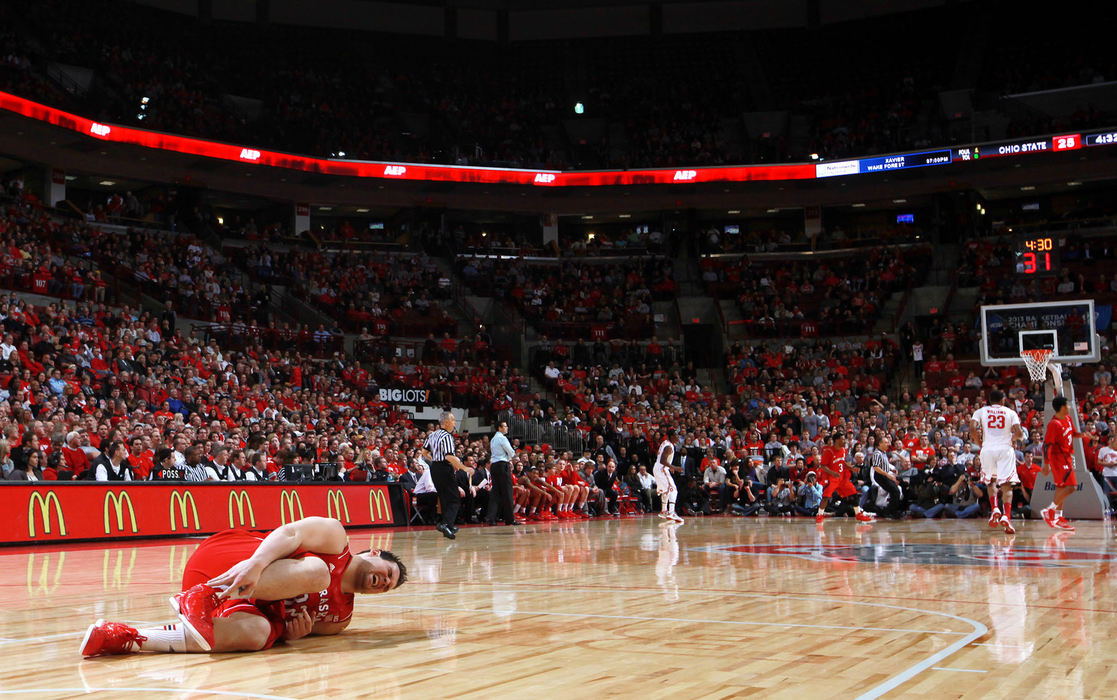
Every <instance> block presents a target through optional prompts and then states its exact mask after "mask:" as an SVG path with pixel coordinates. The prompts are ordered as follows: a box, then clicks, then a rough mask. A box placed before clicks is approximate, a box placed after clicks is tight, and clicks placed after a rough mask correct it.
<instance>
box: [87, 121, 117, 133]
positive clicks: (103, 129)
mask: <svg viewBox="0 0 1117 700" xmlns="http://www.w3.org/2000/svg"><path fill="white" fill-rule="evenodd" d="M110 131H112V127H108V126H105V125H104V124H98V123H97V122H93V124H92V125H91V126H90V127H89V133H91V134H97V135H98V136H108V135H109V132H110Z"/></svg>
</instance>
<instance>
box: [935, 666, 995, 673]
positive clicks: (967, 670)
mask: <svg viewBox="0 0 1117 700" xmlns="http://www.w3.org/2000/svg"><path fill="white" fill-rule="evenodd" d="M931 670H932V671H958V672H959V673H989V672H988V671H982V670H980V669H977V668H947V667H946V666H932V667H931Z"/></svg>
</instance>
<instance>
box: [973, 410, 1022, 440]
mask: <svg viewBox="0 0 1117 700" xmlns="http://www.w3.org/2000/svg"><path fill="white" fill-rule="evenodd" d="M973 420H974V422H975V423H977V424H978V425H980V426H981V430H982V432H983V433H984V436H985V437H984V439H983V440H982V443H981V446H982V447H1012V428H1013V426H1019V425H1020V416H1018V415H1016V411H1014V410H1012V409H1011V408H1008V407H1007V406H982V407H981V408H979V409H977V410H976V411H974V414H973Z"/></svg>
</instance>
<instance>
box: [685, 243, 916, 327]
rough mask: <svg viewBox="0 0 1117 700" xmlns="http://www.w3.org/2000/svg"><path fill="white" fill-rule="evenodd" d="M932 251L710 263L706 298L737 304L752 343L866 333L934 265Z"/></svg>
mask: <svg viewBox="0 0 1117 700" xmlns="http://www.w3.org/2000/svg"><path fill="white" fill-rule="evenodd" d="M927 252H928V249H926V248H925V247H923V246H918V247H907V248H902V247H899V246H896V247H875V248H870V249H868V250H866V251H864V252H863V253H861V254H859V255H855V256H852V255H851V256H845V257H830V258H826V259H822V260H812V261H810V262H807V261H802V260H799V261H795V262H788V261H786V260H755V259H752V258H750V257H748V256H740V257H734V258H705V259H703V260H702V263H701V264H702V269H703V273H702V276H703V280H704V281H705V283H706V289H707V293H709V294H710V295H711V296H714V297H719V298H734V297H735V298H736V299H737V303H738V305H739V308H740V312H741V321H740V323H741V324H743V325H744V327H745V334H746V335H747V336H748V337H750V338H757V337H760V338H763V337H787V336H793V337H794V336H801V337H814V336H820V335H821V336H826V335H852V334H857V333H863V332H864V331H865V330H866V329H871V328H873V326H874V325H875V323H876V321H877V319H878V318H879V316H880V313H881V310H882V308H883V306H884V301H885V300H886V299H887V298H888V296H889V295H890V294H892V293H894V292H897V291H903V290H905V289H908V288H909V287H911V286H916V285H918V284H919V283H920V281H921V280H922V279H923V278H924V276H925V274H926V271H927V270H928V269H929V267H930V262H929V258H930V256H929V255H927V254H926V253H927Z"/></svg>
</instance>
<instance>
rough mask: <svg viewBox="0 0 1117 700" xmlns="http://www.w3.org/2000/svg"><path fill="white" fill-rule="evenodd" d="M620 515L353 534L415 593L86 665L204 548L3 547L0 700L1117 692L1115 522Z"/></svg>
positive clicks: (140, 621)
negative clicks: (403, 569) (314, 625)
mask: <svg viewBox="0 0 1117 700" xmlns="http://www.w3.org/2000/svg"><path fill="white" fill-rule="evenodd" d="M1078 526H1079V530H1078V533H1076V534H1074V535H1070V536H1065V535H1056V534H1054V531H1052V530H1049V529H1048V528H1047V527H1046V526H1045V525H1043V523H1042V522H1039V521H1029V522H1027V523H1024V524H1022V525H1019V526H1018V532H1017V534H1016V535H1015V537H1009V536H1006V535H1004V534H1001V533H1000V532H999V531H994V530H990V529H988V528H986V527H985V523H984V522H983V521H979V522H975V521H963V522H958V521H904V522H882V523H878V524H875V525H871V526H857V525H856V524H855V523H854V522H851V521H845V520H835V521H828V522H827V523H826V525H825V526H824V527H822V528H821V529H819V528H818V527H816V525H815V523H814V522H813V521H808V520H801V519H793V520H789V519H779V518H761V519H756V518H749V519H738V518H723V517H715V518H704V519H702V518H699V519H689V520H688V521H687V523H686V524H685V525H683V526H681V527H678V528H675V527H673V526H669V525H664V524H662V521H660V520H659V519H657V518H652V517H648V518H643V517H641V518H626V519H620V520H600V521H588V522H576V523H573V524H570V523H563V524H555V525H545V524H544V525H530V526H526V527H522V528H521V527H517V528H515V529H513V528H505V527H501V528H463V529H462V531H461V532H460V533H459V535H458V539H457V540H456V541H454V542H450V541H447V540H445V539H443V538H442V537H441V536H440V535H439V534H438V533H436V532H434V531H433V530H430V529H422V530H410V531H398V532H385V531H368V530H365V531H359V530H358V531H353V532H351V539H352V541H353V546H354V548H355V551H356V550H359V549H364V548H366V547H368V546H372V547H384V548H390V549H392V550H393V551H395V552H396V553H397V554H399V555H400V556H401V557H403V559H404V561H405V562H406V563H407V565H408V568H409V570H410V576H411V582H410V583H408V584H406V585H405V586H404V587H402V588H400V589H399V590H397V591H394V592H391V593H386V594H381V595H376V596H367V597H361V598H359V600H358V603H357V612H356V615H355V619H354V622H353V624H352V626H351V627H350V629H349V630H347V631H346V632H345V633H344V634H342V635H340V636H338V637H332V638H310V639H305V640H300V641H298V642H295V643H292V644H289V645H281V646H278V647H276V648H275V649H273V650H271V651H267V652H262V653H259V654H255V655H240V654H229V655H187V654H182V655H178V654H136V655H131V656H120V657H106V658H99V659H92V660H85V661H83V660H82V659H81V658H80V657H79V656H78V653H77V647H78V643H79V641H80V639H81V634H82V632H84V630H85V627H86V626H87V625H88V624H89V623H90V622H92V621H93V620H95V619H96V618H98V617H103V618H106V619H110V620H118V621H124V622H128V623H130V624H133V625H155V624H161V623H163V622H168V621H170V620H171V617H172V616H171V613H170V608H169V607H168V605H167V601H166V599H167V596H168V595H169V594H170V593H172V592H174V591H175V590H177V582H178V580H179V577H180V575H181V571H182V568H183V565H184V564H185V561H186V559H187V557H188V556H189V555H190V553H191V552H192V551H193V550H194V548H195V547H196V546H197V541H191V540H177V541H160V542H151V543H139V544H137V543H130V544H123V545H121V546H109V547H105V546H101V545H86V546H71V547H66V548H42V549H33V548H22V549H18V550H17V549H8V550H0V589H2V590H3V593H4V596H3V598H4V603H3V604H2V605H0V652H3V655H4V658H5V660H6V663H4V664H3V666H2V667H0V695H14V696H32V697H46V698H51V697H75V696H83V697H84V696H86V695H88V694H91V693H92V694H101V695H102V696H104V697H136V696H141V695H156V696H172V697H213V696H214V695H215V694H216V695H223V696H227V697H253V698H263V697H295V698H312V697H357V696H366V697H384V698H396V697H398V698H430V697H467V698H469V697H475V698H493V697H517V696H520V697H529V698H530V697H540V696H542V697H546V696H548V695H556V694H561V696H564V697H595V696H596V697H601V696H638V697H641V698H645V697H647V698H659V697H663V698H666V697H672V698H680V697H684V698H705V697H710V698H728V697H762V698H785V697H786V698H807V697H862V698H875V697H928V698H962V697H965V698H983V697H1014V698H1029V697H1041V698H1078V697H1082V698H1100V697H1117V678H1114V675H1115V674H1117V672H1115V671H1114V670H1113V669H1114V664H1113V663H1112V660H1113V659H1114V658H1115V652H1117V644H1115V642H1114V641H1113V635H1112V634H1111V632H1110V630H1111V629H1112V628H1113V627H1114V625H1115V623H1117V593H1115V591H1114V586H1113V583H1112V580H1111V577H1110V564H1111V559H1112V558H1113V557H1114V556H1117V552H1115V550H1114V549H1113V547H1112V542H1113V533H1112V527H1111V525H1110V524H1108V523H1106V522H1080V523H1078Z"/></svg>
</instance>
